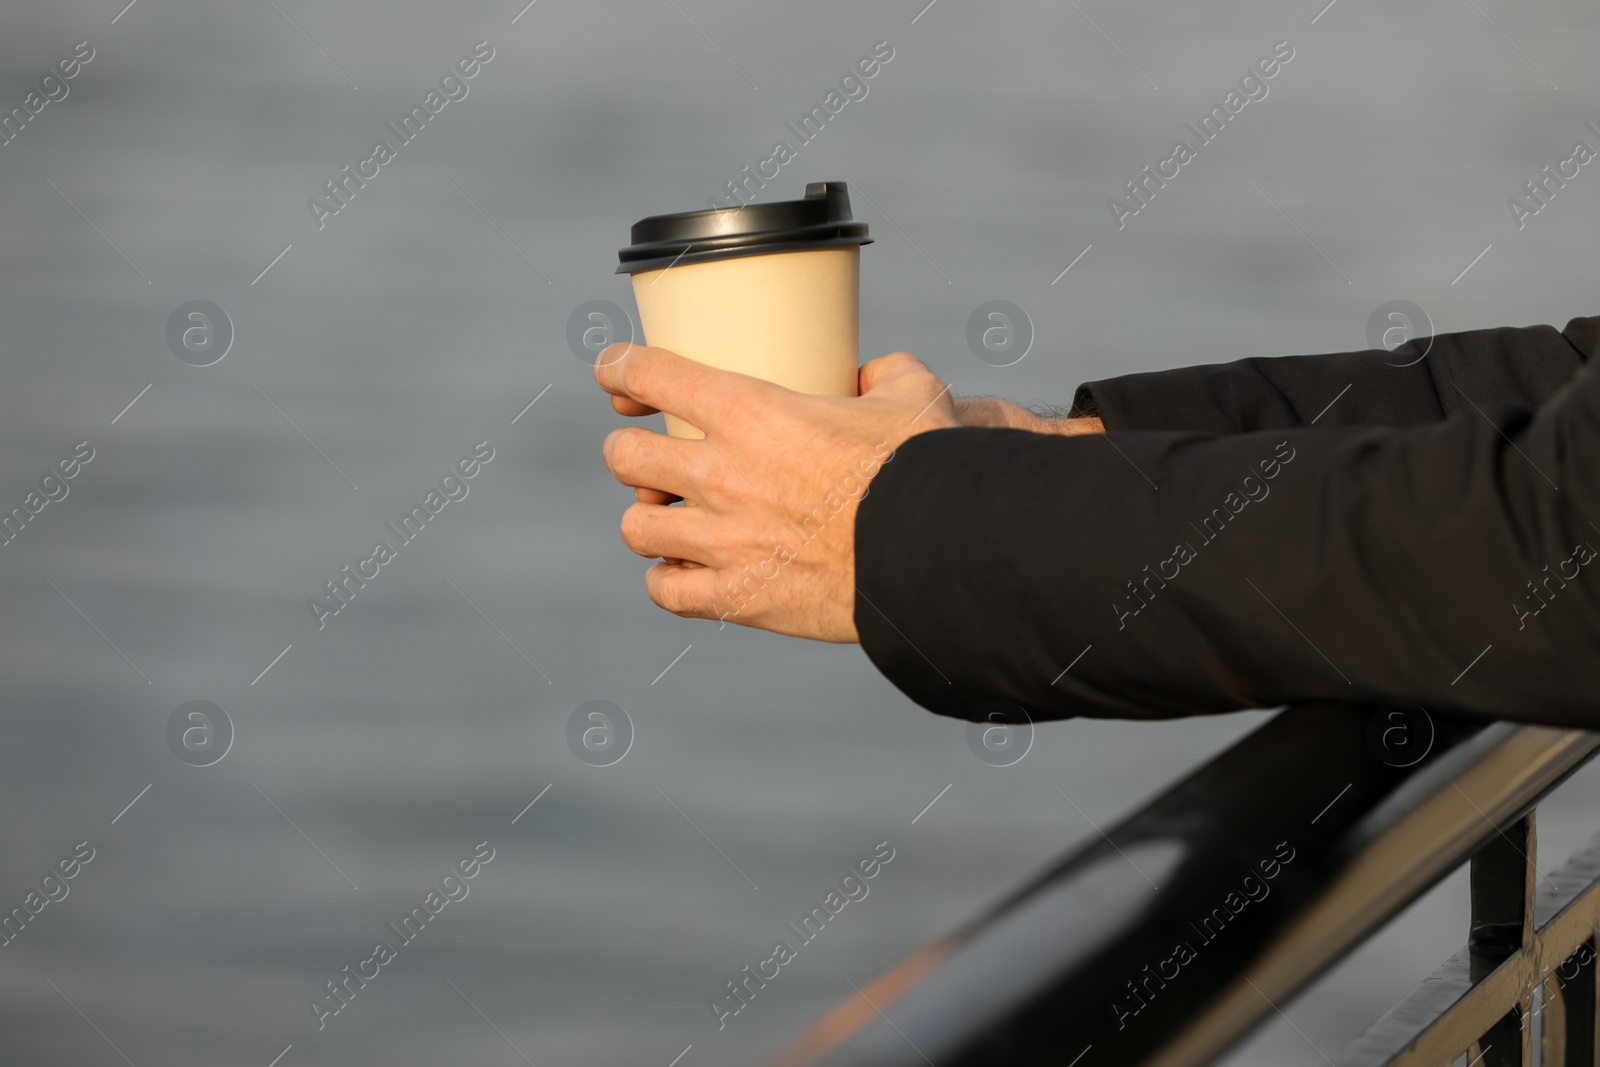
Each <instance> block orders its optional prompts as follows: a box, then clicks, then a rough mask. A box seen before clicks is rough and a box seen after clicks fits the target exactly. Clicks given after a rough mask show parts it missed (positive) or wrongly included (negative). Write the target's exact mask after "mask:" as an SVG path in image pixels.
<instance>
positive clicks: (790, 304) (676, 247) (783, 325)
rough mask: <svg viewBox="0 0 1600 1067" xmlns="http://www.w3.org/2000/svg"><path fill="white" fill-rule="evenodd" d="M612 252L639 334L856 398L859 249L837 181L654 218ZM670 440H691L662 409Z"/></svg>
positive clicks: (737, 367)
mask: <svg viewBox="0 0 1600 1067" xmlns="http://www.w3.org/2000/svg"><path fill="white" fill-rule="evenodd" d="M632 239H633V244H632V245H630V246H628V247H627V248H624V249H622V250H621V251H620V252H619V253H618V259H619V260H620V261H621V265H620V266H619V267H618V268H617V273H619V274H629V275H632V278H633V295H634V299H635V300H636V301H637V302H638V305H639V322H640V325H641V326H642V327H643V330H644V336H645V340H646V342H647V343H648V344H651V345H654V346H656V347H658V348H666V349H670V350H671V351H673V352H676V353H678V354H679V355H681V356H684V357H686V358H688V359H692V360H695V361H696V362H699V363H705V364H707V365H709V366H712V367H718V368H721V369H723V370H731V371H738V372H739V373H740V374H748V375H750V376H752V377H755V378H762V379H765V380H767V381H770V382H776V383H777V384H779V385H782V386H784V387H785V388H788V389H793V390H795V391H797V392H802V393H814V394H827V395H833V396H855V395H856V384H857V378H856V372H857V359H858V351H857V349H858V332H859V329H860V309H861V299H860V293H861V287H860V281H861V246H862V245H864V244H870V243H871V241H872V238H871V237H869V236H867V224H866V223H864V222H857V221H855V220H853V219H852V218H851V217H850V195H849V192H848V190H847V189H846V187H845V183H844V182H813V183H812V184H810V185H807V186H806V195H805V199H803V200H788V201H780V202H777V203H771V204H747V205H745V206H744V207H740V208H722V209H716V210H711V211H689V212H684V213H682V214H677V215H655V216H651V217H650V218H646V219H641V220H640V221H638V222H637V223H635V224H634V226H633V232H632ZM666 421H667V432H668V433H669V434H672V435H673V436H675V437H703V436H704V435H703V434H702V433H701V432H700V431H699V430H698V429H696V428H695V427H693V426H691V425H689V424H688V423H686V422H684V421H683V420H682V419H679V418H677V417H676V416H673V415H667V416H666Z"/></svg>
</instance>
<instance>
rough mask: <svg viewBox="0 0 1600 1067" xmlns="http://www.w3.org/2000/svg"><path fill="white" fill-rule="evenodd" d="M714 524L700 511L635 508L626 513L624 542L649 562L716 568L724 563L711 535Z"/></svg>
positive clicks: (636, 505)
mask: <svg viewBox="0 0 1600 1067" xmlns="http://www.w3.org/2000/svg"><path fill="white" fill-rule="evenodd" d="M714 521H715V520H714V519H712V518H711V517H710V516H708V515H707V514H706V513H705V512H704V511H703V510H702V509H700V508H672V507H665V506H663V505H661V504H634V505H633V506H632V507H630V508H629V509H628V510H627V511H624V512H623V513H622V540H623V542H624V543H625V544H627V546H628V547H629V548H630V549H632V550H633V551H634V552H635V553H637V554H638V555H641V556H644V557H645V558H647V559H654V558H660V557H665V558H667V559H670V560H674V561H679V562H693V563H699V564H702V565H704V566H707V567H715V566H718V565H720V564H721V563H722V562H723V561H722V560H721V559H720V558H718V556H719V553H718V552H717V551H716V549H715V546H714V545H713V543H712V538H711V537H710V534H709V525H710V524H711V523H712V522H714Z"/></svg>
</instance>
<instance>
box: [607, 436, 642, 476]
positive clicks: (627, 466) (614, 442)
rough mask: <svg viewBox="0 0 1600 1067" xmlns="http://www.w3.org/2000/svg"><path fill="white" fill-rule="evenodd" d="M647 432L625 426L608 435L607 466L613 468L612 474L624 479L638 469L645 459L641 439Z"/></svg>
mask: <svg viewBox="0 0 1600 1067" xmlns="http://www.w3.org/2000/svg"><path fill="white" fill-rule="evenodd" d="M646 432H647V431H645V430H642V429H640V428H639V427H637V426H624V427H623V428H621V429H619V430H613V431H611V433H609V434H607V435H606V443H605V456H606V466H607V467H610V468H611V473H613V474H615V475H617V476H618V477H624V476H626V475H628V474H631V473H633V472H634V471H636V470H637V469H638V467H639V463H640V461H641V460H642V458H643V456H642V452H643V446H644V442H643V441H642V440H641V437H642V435H643V434H645V433H646Z"/></svg>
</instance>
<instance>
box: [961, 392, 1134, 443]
mask: <svg viewBox="0 0 1600 1067" xmlns="http://www.w3.org/2000/svg"><path fill="white" fill-rule="evenodd" d="M955 405H956V418H958V419H960V420H961V425H963V426H993V427H1000V428H1002V429H1004V428H1010V429H1013V430H1027V431H1029V432H1030V433H1053V434H1060V435H1061V436H1063V437H1074V436H1076V435H1078V434H1085V433H1105V432H1106V428H1105V426H1104V425H1103V424H1102V423H1101V422H1100V419H1099V418H1098V417H1095V416H1087V417H1084V418H1077V417H1073V416H1070V415H1039V414H1035V413H1034V412H1032V411H1029V410H1028V409H1027V408H1024V407H1020V406H1019V405H1017V404H1013V403H1012V402H1011V401H1009V400H1001V399H1000V398H999V397H994V396H969V397H957V398H956V400H955Z"/></svg>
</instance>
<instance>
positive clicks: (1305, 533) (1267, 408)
mask: <svg viewBox="0 0 1600 1067" xmlns="http://www.w3.org/2000/svg"><path fill="white" fill-rule="evenodd" d="M1597 349H1600V317H1597V318H1586V319H1574V320H1573V321H1572V322H1571V323H1569V324H1568V325H1567V328H1566V329H1565V330H1564V331H1562V332H1557V331H1556V330H1555V329H1553V328H1551V327H1548V326H1539V327H1531V328H1528V329H1497V330H1481V331H1473V332H1470V333H1459V334H1450V335H1441V336H1438V337H1435V338H1433V340H1432V342H1431V347H1429V348H1428V349H1427V352H1426V355H1425V356H1422V349H1419V348H1416V347H1412V346H1408V347H1402V348H1401V349H1399V350H1397V351H1396V352H1393V353H1389V352H1384V351H1381V350H1378V351H1368V352H1352V353H1342V354H1335V355H1322V356H1301V357H1289V358H1279V359H1249V360H1243V361H1240V362H1237V363H1232V364H1227V365H1223V366H1216V367H1199V368H1193V369H1187V370H1177V371H1169V372H1162V373H1155V374H1136V375H1130V376H1127V377H1123V378H1116V379H1112V380H1109V381H1104V382H1095V383H1092V384H1090V385H1087V386H1085V387H1083V388H1082V389H1080V390H1079V396H1078V403H1079V406H1080V407H1081V408H1083V409H1085V410H1086V411H1089V412H1097V413H1098V414H1099V415H1100V417H1101V419H1102V420H1103V421H1104V423H1105V426H1106V429H1107V434H1106V435H1105V436H1104V437H1099V436H1091V437H1055V436H1045V435H1039V434H1031V433H1026V432H1023V431H1019V430H990V429H977V428H963V429H951V430H937V431H932V432H929V433H923V434H919V435H918V436H916V437H913V438H911V439H910V440H908V441H906V442H905V443H904V444H903V445H901V447H900V448H899V450H898V451H897V453H896V454H895V456H894V458H893V459H892V460H891V461H890V462H889V463H888V464H887V465H886V466H885V467H884V468H883V469H882V471H880V472H879V474H878V475H877V476H876V478H875V479H874V480H873V483H872V486H871V491H870V492H869V493H868V495H867V496H866V498H865V499H864V500H863V501H862V503H861V506H860V510H859V511H858V513H857V518H856V580H857V589H858V597H857V601H856V608H855V618H856V627H857V629H858V631H859V632H860V635H861V643H862V647H863V648H864V649H865V650H866V653H867V655H868V656H869V657H870V658H871V660H872V662H873V663H874V664H876V665H877V666H878V668H879V669H880V670H882V671H883V673H884V674H886V675H887V676H888V677H889V678H890V679H891V680H892V681H893V682H894V683H895V684H896V685H897V686H899V688H900V689H901V690H903V691H904V692H905V693H906V694H907V695H909V696H910V697H911V698H912V699H913V700H915V701H917V703H919V704H921V705H923V706H924V707H926V708H929V709H930V710H933V711H936V712H939V713H941V714H945V715H953V716H956V717H959V718H966V719H982V718H983V717H984V715H985V712H983V711H980V708H982V707H983V706H984V705H985V703H986V702H989V701H991V700H994V699H1001V700H1006V701H1010V702H1013V703H1015V704H1018V705H1020V706H1022V707H1023V708H1024V709H1026V710H1027V711H1028V712H1029V714H1031V715H1032V716H1033V717H1034V718H1036V719H1041V718H1042V719H1051V718H1065V717H1070V716H1078V715H1083V716H1098V717H1118V718H1165V717H1171V716H1180V715H1193V714H1201V713H1207V712H1221V711H1231V710H1237V709H1242V708H1264V707H1275V706H1277V705H1280V704H1285V703H1292V702H1297V701H1304V700H1322V699H1331V700H1353V701H1372V702H1380V701H1385V700H1405V701H1414V702H1416V703H1418V704H1421V705H1423V706H1425V707H1428V708H1430V709H1437V710H1440V711H1462V712H1468V713H1475V714H1479V715H1483V716H1488V717H1493V718H1512V719H1523V720H1529V721H1536V722H1545V723H1551V724H1558V725H1578V726H1585V727H1588V728H1594V729H1600V552H1597V550H1600V365H1597V361H1596V360H1594V359H1593V358H1592V357H1593V356H1594V355H1595V353H1596V351H1597ZM1419 357H1420V358H1419ZM1347 387H1348V388H1347ZM1330 405H1331V406H1330ZM1313 422H1315V425H1314V426H1313V425H1311V424H1312V423H1313Z"/></svg>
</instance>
